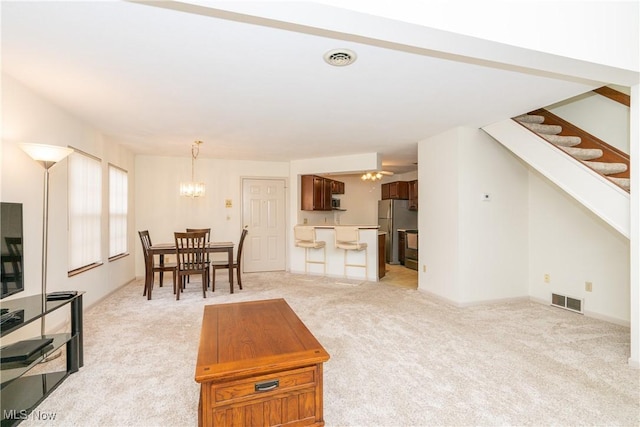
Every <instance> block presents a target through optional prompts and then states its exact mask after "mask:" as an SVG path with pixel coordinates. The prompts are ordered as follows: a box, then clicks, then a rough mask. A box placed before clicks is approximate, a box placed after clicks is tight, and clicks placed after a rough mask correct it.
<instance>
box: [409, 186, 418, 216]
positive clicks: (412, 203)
mask: <svg viewBox="0 0 640 427" xmlns="http://www.w3.org/2000/svg"><path fill="white" fill-rule="evenodd" d="M409 209H410V210H412V211H417V210H418V180H417V179H416V180H414V181H409Z"/></svg>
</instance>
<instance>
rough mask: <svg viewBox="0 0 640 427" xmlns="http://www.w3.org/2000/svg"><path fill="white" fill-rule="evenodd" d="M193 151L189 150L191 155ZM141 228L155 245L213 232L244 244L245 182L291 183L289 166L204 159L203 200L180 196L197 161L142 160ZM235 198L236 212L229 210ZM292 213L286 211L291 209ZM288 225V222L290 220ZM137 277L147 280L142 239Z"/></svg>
mask: <svg viewBox="0 0 640 427" xmlns="http://www.w3.org/2000/svg"><path fill="white" fill-rule="evenodd" d="M188 149H189V146H186V147H185V150H186V151H187V152H188ZM135 165H136V171H137V173H138V179H137V181H136V187H135V204H136V212H137V215H136V218H135V229H136V238H138V236H137V232H138V231H141V230H149V234H150V236H151V239H152V242H154V243H161V242H173V239H174V237H173V233H174V232H175V231H176V230H184V229H186V228H187V227H189V228H211V239H212V240H217V241H231V242H235V243H236V249H237V243H238V241H239V240H240V233H241V230H242V227H243V225H244V224H243V223H242V200H241V197H242V183H241V178H244V177H253V178H267V177H271V178H273V177H278V178H287V177H288V176H289V163H288V162H257V161H247V160H221V159H206V158H198V159H197V161H196V165H195V178H196V180H198V181H202V182H204V183H205V185H206V194H205V196H204V197H202V198H185V197H181V196H180V195H179V193H178V190H179V185H180V182H181V181H189V180H190V179H191V157H179V158H176V157H162V156H136V159H135ZM227 199H229V200H231V202H232V207H231V208H227V207H226V206H225V201H226V200H227ZM285 213H286V209H285ZM287 220H288V218H287ZM135 253H136V275H137V276H143V275H144V259H143V258H142V247H141V245H140V239H139V238H138V240H137V247H136V251H135Z"/></svg>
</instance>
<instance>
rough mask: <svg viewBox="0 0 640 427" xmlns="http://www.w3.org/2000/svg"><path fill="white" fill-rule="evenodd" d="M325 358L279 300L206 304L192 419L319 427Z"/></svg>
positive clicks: (201, 422)
mask: <svg viewBox="0 0 640 427" xmlns="http://www.w3.org/2000/svg"><path fill="white" fill-rule="evenodd" d="M327 360H329V354H328V353H327V352H326V351H325V349H324V348H323V347H322V345H320V343H319V342H318V340H316V338H315V337H314V336H313V335H312V334H311V332H309V330H308V329H307V327H306V326H305V325H304V323H302V321H301V320H300V319H299V318H298V316H297V315H296V314H295V313H294V311H293V310H292V309H291V307H289V305H288V304H287V302H286V301H285V300H284V299H273V300H263V301H250V302H241V303H233V304H216V305H209V306H206V307H205V309H204V316H203V320H202V330H201V334H200V347H199V350H198V361H197V365H196V375H195V380H196V382H198V383H200V403H199V414H198V424H199V425H201V426H212V425H215V426H247V425H288V424H295V425H296V426H298V425H314V426H321V425H324V419H323V414H322V364H323V363H324V362H326V361H327Z"/></svg>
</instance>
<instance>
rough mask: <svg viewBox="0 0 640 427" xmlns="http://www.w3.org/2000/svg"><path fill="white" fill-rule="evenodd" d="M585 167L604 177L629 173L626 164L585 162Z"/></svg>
mask: <svg viewBox="0 0 640 427" xmlns="http://www.w3.org/2000/svg"><path fill="white" fill-rule="evenodd" d="M584 164H585V165H587V166H589V167H590V168H591V169H593V170H595V171H597V172H600V173H601V174H603V175H612V174H614V173H621V172H626V171H627V165H625V164H624V163H604V162H590V161H585V162H584Z"/></svg>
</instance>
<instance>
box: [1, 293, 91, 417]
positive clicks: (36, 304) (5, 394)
mask: <svg viewBox="0 0 640 427" xmlns="http://www.w3.org/2000/svg"><path fill="white" fill-rule="evenodd" d="M83 294H84V292H78V293H77V294H76V295H74V296H72V297H71V298H67V299H58V300H51V301H47V302H46V306H45V309H44V310H43V309H42V295H41V294H38V295H33V296H28V297H24V298H17V299H13V300H10V301H6V302H4V301H3V302H2V308H7V309H8V310H9V312H14V311H19V310H21V311H22V319H21V321H20V322H6V323H4V324H2V326H1V327H0V337H4V336H7V335H9V334H11V333H13V332H15V331H17V330H19V329H21V328H22V327H24V326H26V325H28V324H30V323H32V322H35V321H36V320H39V319H41V318H42V317H44V316H46V315H47V314H49V313H51V312H53V311H55V310H58V309H59V308H62V307H64V306H67V305H68V307H69V309H70V310H71V331H70V332H67V333H59V334H47V335H44V336H36V337H29V338H28V339H33V338H51V339H53V341H52V342H51V344H49V345H47V346H46V347H43V348H42V349H41V350H38V351H36V352H35V354H33V355H31V356H30V357H29V358H28V359H26V360H18V361H11V362H3V363H2V364H1V365H0V377H1V382H2V385H1V386H0V402H1V405H0V406H1V410H2V421H1V424H0V425H1V427H5V426H15V425H18V424H19V423H20V422H21V421H23V420H25V419H27V418H28V417H29V414H31V412H32V411H33V410H34V409H35V408H36V407H37V406H38V405H39V404H40V402H42V401H43V400H44V399H45V398H46V397H47V396H48V395H49V394H50V393H51V392H52V391H53V390H55V389H56V387H58V386H59V385H60V384H61V383H62V381H64V380H65V379H66V378H67V377H68V376H69V375H71V374H72V373H74V372H77V371H78V370H79V369H80V368H81V367H82V366H83V365H84V360H83V359H84V357H83V340H82V295H83ZM63 346H65V349H66V359H67V360H66V369H65V370H62V371H57V372H47V373H42V374H30V371H31V370H32V368H34V367H36V366H38V365H39V364H40V363H42V362H43V361H44V360H45V359H46V358H47V357H49V356H51V355H52V354H53V353H55V352H57V351H58V350H59V349H61V348H62V347H63Z"/></svg>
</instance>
